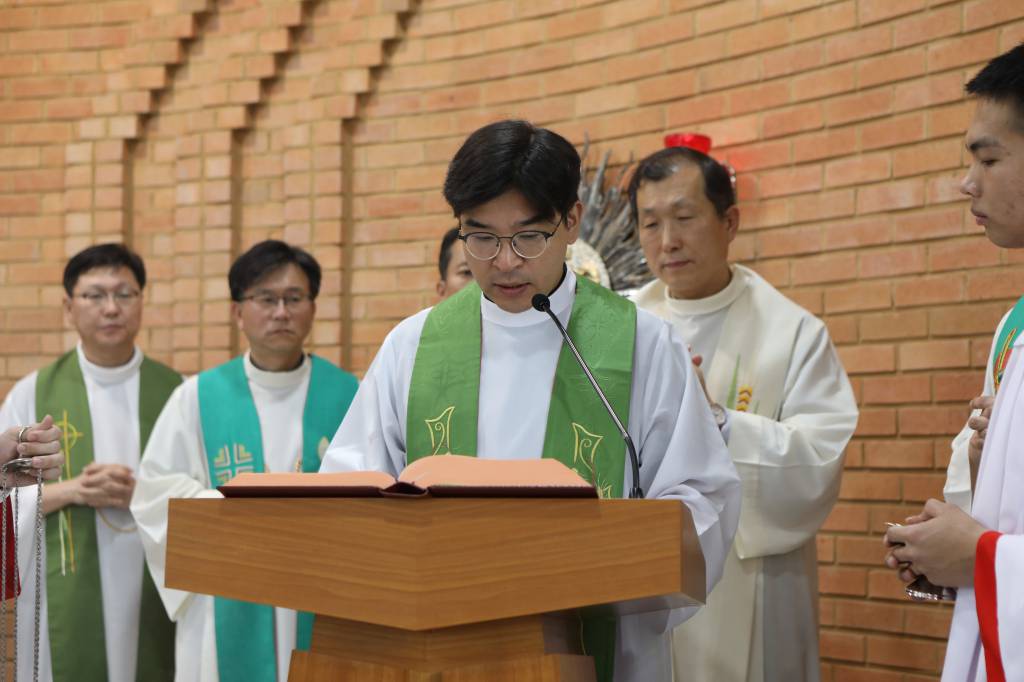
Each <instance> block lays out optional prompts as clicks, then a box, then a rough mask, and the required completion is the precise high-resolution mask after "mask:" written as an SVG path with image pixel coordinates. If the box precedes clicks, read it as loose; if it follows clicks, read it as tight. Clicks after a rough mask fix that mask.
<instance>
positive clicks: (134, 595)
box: [0, 346, 143, 682]
mask: <svg viewBox="0 0 1024 682" xmlns="http://www.w3.org/2000/svg"><path fill="white" fill-rule="evenodd" d="M77 352H78V364H79V366H80V367H81V368H82V377H83V378H84V379H85V390H86V394H87V396H88V400H89V413H90V416H91V418H92V424H91V425H85V426H80V427H79V428H80V429H81V430H82V431H87V430H89V431H91V433H90V434H89V435H91V437H92V447H93V459H94V461H96V462H99V463H101V464H120V465H123V466H126V467H128V468H129V469H131V470H132V471H137V470H138V465H139V368H140V367H141V365H142V360H143V355H142V353H141V352H140V351H139V350H138V349H137V348H136V349H135V354H134V355H133V356H132V359H131V360H130V361H129V362H128V363H127V364H125V365H122V366H121V367H101V366H99V365H95V364H93V363H91V362H89V361H88V360H87V359H86V357H85V354H84V353H83V352H82V348H81V346H79V347H78V349H77ZM37 376H38V372H32V373H31V374H29V375H28V376H27V377H25V378H23V379H22V380H20V381H19V382H18V383H17V384H15V385H14V388H12V389H11V392H10V393H9V394H8V395H7V399H6V400H5V401H4V404H3V407H2V408H0V430H2V429H6V428H8V427H10V426H23V425H25V424H32V423H34V422H36V421H37V417H41V416H45V415H37V414H36V377H37ZM54 417H57V415H54ZM20 496H21V499H20V505H19V506H20V508H19V510H18V511H19V514H18V515H19V517H20V518H19V520H18V565H19V571H20V575H21V581H22V592H21V596H20V597H19V598H18V635H19V637H18V639H19V641H18V661H19V663H18V679H19V680H30V679H32V644H33V642H32V640H33V638H32V634H31V633H32V629H33V627H34V620H35V618H34V615H33V600H34V598H35V590H36V576H35V568H34V565H35V564H34V561H35V549H36V545H35V533H34V528H35V509H36V499H37V495H36V488H35V486H28V487H24V488H22V489H21V490H20ZM133 525H134V523H133V521H132V516H131V514H130V513H129V512H128V510H126V509H101V510H98V513H97V514H96V544H97V547H98V549H99V565H100V589H101V590H102V592H103V623H104V628H103V631H104V636H105V638H106V654H107V674H108V679H109V680H110V682H135V663H136V657H137V654H138V643H139V600H140V598H141V595H142V574H143V573H142V566H143V552H142V542H141V541H140V539H139V534H138V533H137V532H136V531H135V530H131V531H129V532H121V531H126V530H128V529H131V528H132V527H133ZM116 529H120V530H116ZM44 537H45V531H44ZM42 554H43V558H42V560H43V575H44V576H45V574H46V545H45V543H44V544H43V547H42ZM40 589H41V590H42V594H41V600H42V609H41V613H40V636H39V679H40V680H43V681H44V682H47V681H49V680H51V679H52V678H53V673H52V670H53V667H52V665H51V659H50V656H51V655H53V654H52V652H51V651H50V635H49V627H48V625H49V621H48V618H47V606H46V605H47V601H46V583H45V580H44V582H43V585H42V586H41V587H40ZM56 655H57V656H59V655H60V652H56Z"/></svg>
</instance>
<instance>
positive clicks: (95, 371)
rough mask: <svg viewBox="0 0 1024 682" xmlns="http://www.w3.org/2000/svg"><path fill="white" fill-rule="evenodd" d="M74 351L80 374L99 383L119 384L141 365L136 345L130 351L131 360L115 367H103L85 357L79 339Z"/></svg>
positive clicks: (140, 354)
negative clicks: (80, 370)
mask: <svg viewBox="0 0 1024 682" xmlns="http://www.w3.org/2000/svg"><path fill="white" fill-rule="evenodd" d="M75 351H76V352H77V353H78V366H79V367H81V368H82V374H83V375H86V376H88V377H89V378H90V379H92V380H93V381H95V382H97V383H100V384H119V383H122V382H125V381H128V380H129V379H131V378H132V375H134V374H135V373H136V372H138V371H139V367H141V366H142V358H143V356H142V351H140V350H139V348H138V346H136V347H135V349H134V351H133V352H132V358H131V360H129V361H128V362H126V363H124V364H123V365H119V366H117V367H103V366H102V365H97V364H96V363H94V362H91V361H90V360H89V358H87V357H85V351H84V350H82V343H81V341H79V343H78V345H77V346H76V347H75Z"/></svg>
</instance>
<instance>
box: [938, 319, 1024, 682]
mask: <svg viewBox="0 0 1024 682" xmlns="http://www.w3.org/2000/svg"><path fill="white" fill-rule="evenodd" d="M1021 491H1024V335H1021V336H1018V337H1017V340H1016V341H1015V342H1014V344H1013V352H1012V354H1011V356H1010V363H1009V365H1008V366H1007V368H1006V371H1005V372H1004V374H1003V381H1002V383H1001V384H1000V386H999V392H998V393H997V395H996V403H995V407H994V408H993V411H992V420H991V422H990V423H989V428H988V435H987V436H986V437H985V446H984V448H983V449H982V453H981V464H980V465H979V467H978V480H977V484H976V487H975V494H974V500H973V503H972V506H971V515H972V516H973V517H974V518H975V519H977V520H978V522H979V523H981V524H982V525H983V526H985V527H986V528H989V529H991V530H997V531H999V532H1001V533H1004V534H1005V535H1004V536H1003V537H1002V538H1000V539H999V542H998V544H997V547H996V585H997V603H998V621H999V643H1000V648H1001V650H1002V660H1003V669H1004V672H1005V673H1006V679H1007V680H1008V681H1010V682H1021V681H1022V680H1024V647H1021V643H1022V642H1024V590H1022V588H1021V579H1020V576H1021V572H1022V571H1024V546H1022V545H1024V538H1022V535H1024V495H1022V493H1021ZM985 679H986V674H985V657H984V653H983V652H982V647H981V640H980V638H979V627H978V613H977V604H976V602H975V595H974V589H973V588H972V587H962V588H960V589H959V591H958V592H957V596H956V608H955V609H954V610H953V622H952V625H951V626H950V631H949V644H948V646H947V648H946V661H945V665H944V666H943V669H942V680H943V682H984V680H985Z"/></svg>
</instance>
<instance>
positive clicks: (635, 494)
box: [531, 294, 644, 499]
mask: <svg viewBox="0 0 1024 682" xmlns="http://www.w3.org/2000/svg"><path fill="white" fill-rule="evenodd" d="M531 303H532V305H533V307H534V309H535V310H539V311H540V312H542V313H547V314H548V316H549V317H550V318H551V320H552V321H553V322H554V323H555V326H556V327H558V331H559V332H561V334H562V338H563V339H565V343H566V345H567V346H569V350H571V351H572V354H573V355H574V356H575V357H576V362H578V363H579V364H580V367H581V368H582V369H583V373H584V374H586V375H587V379H589V380H590V385H591V386H593V387H594V390H595V391H596V392H597V397H598V398H600V399H601V402H602V403H604V409H606V410H608V414H609V415H610V416H611V418H612V421H613V422H615V426H616V427H617V428H618V429H619V433H620V434H621V435H622V440H624V441H625V442H626V450H628V451H629V464H630V466H631V468H632V470H633V487H632V488H630V491H629V497H630V499H641V498H643V496H644V491H643V490H642V489H641V488H640V457H639V456H638V455H637V454H636V446H635V445H634V444H633V439H632V438H631V437H630V435H629V432H628V431H626V428H625V427H624V426H623V425H622V422H621V421H620V420H619V416H618V415H617V414H615V410H614V409H612V406H611V403H609V402H608V398H606V397H605V395H604V391H602V390H601V387H600V386H599V385H598V383H597V379H595V378H594V375H593V373H591V371H590V368H589V367H587V363H586V362H584V361H583V356H582V355H580V352H579V351H578V350H576V344H574V343H573V342H572V339H570V338H569V334H568V333H567V332H566V331H565V327H563V326H562V321H561V320H559V319H558V316H557V315H555V314H554V313H553V312H551V301H550V299H548V297H547V296H545V295H544V294H535V295H534V297H533V300H532V301H531Z"/></svg>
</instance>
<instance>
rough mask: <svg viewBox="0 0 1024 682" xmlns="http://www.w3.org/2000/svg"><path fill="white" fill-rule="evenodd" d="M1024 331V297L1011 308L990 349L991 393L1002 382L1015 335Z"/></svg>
mask: <svg viewBox="0 0 1024 682" xmlns="http://www.w3.org/2000/svg"><path fill="white" fill-rule="evenodd" d="M1022 329H1024V297H1021V298H1020V300H1018V301H1017V303H1016V305H1014V306H1013V310H1011V311H1010V315H1009V316H1008V317H1007V318H1006V322H1005V323H1004V324H1003V328H1002V329H1001V330H1000V331H999V338H998V339H996V343H995V345H994V346H993V347H992V386H993V388H994V390H993V393H995V392H998V391H999V384H1000V383H1002V381H1003V372H1004V371H1006V366H1007V365H1008V364H1009V363H1010V355H1011V353H1013V342H1014V341H1016V340H1017V335H1018V334H1020V332H1021V330H1022Z"/></svg>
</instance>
